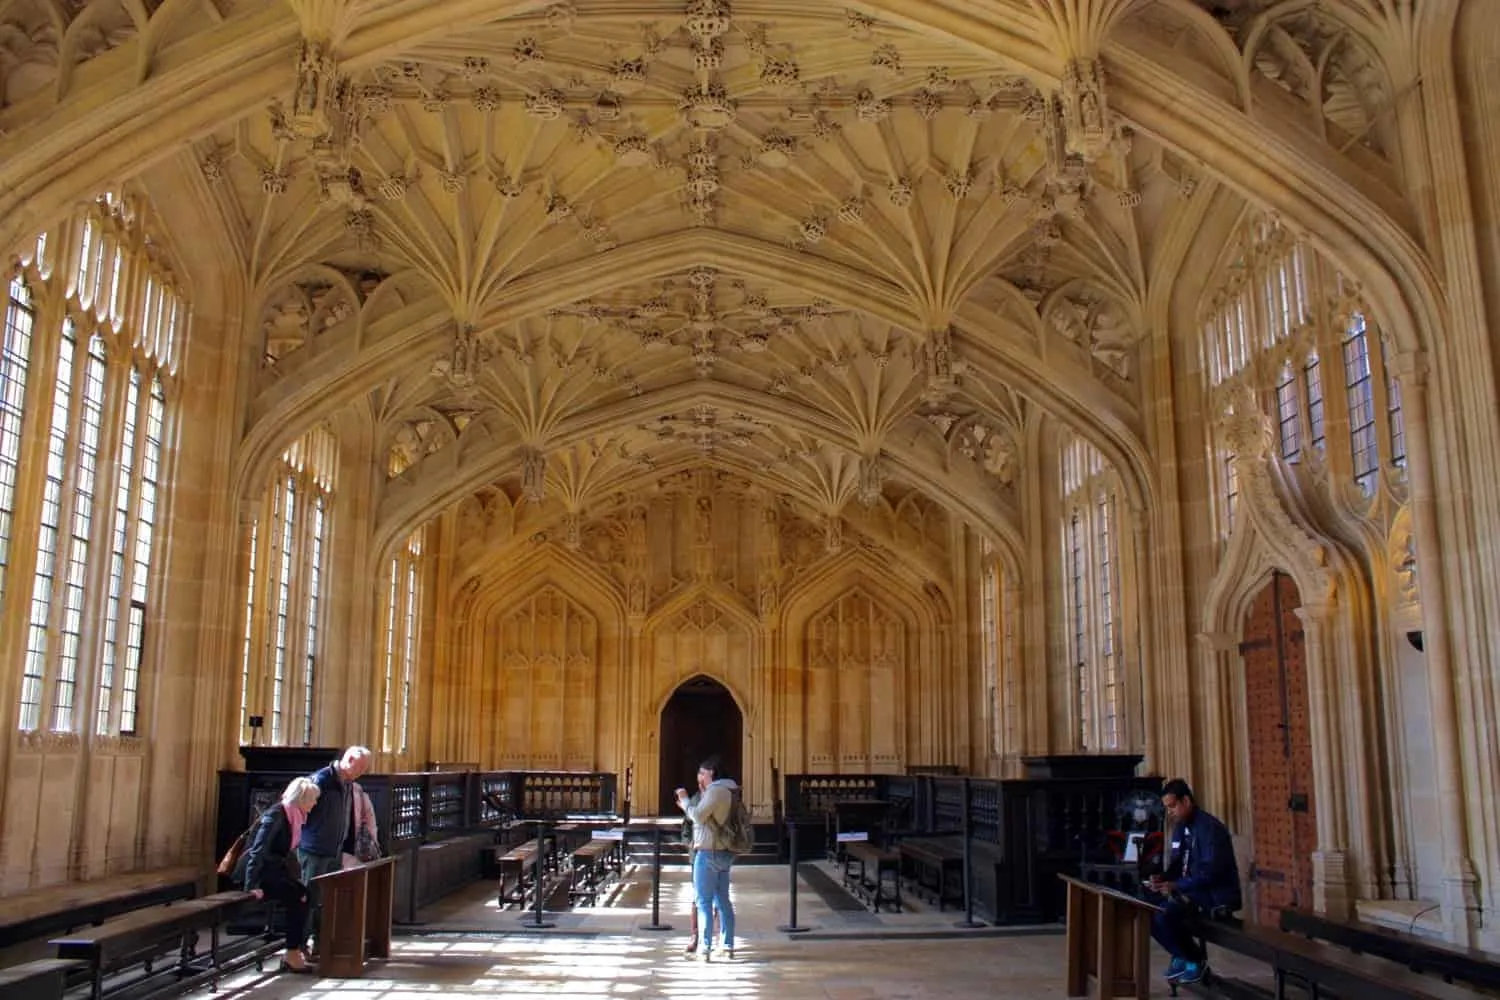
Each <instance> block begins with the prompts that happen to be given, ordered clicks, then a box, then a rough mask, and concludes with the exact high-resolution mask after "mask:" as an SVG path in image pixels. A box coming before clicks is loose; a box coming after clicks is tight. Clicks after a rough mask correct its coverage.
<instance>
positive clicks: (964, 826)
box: [953, 778, 984, 927]
mask: <svg viewBox="0 0 1500 1000" xmlns="http://www.w3.org/2000/svg"><path fill="white" fill-rule="evenodd" d="M963 787H964V790H963V808H962V813H961V815H962V817H963V819H962V822H961V823H960V824H959V828H960V829H961V830H963V837H964V918H963V919H962V920H960V921H959V922H958V923H956V924H954V925H953V926H954V927H983V926H984V923H983V921H979V920H975V919H974V892H973V889H972V888H971V880H972V879H973V877H974V842H973V840H972V839H971V837H970V830H969V791H970V786H969V779H968V778H965V779H964V786H963Z"/></svg>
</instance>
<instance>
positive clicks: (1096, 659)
mask: <svg viewBox="0 0 1500 1000" xmlns="http://www.w3.org/2000/svg"><path fill="white" fill-rule="evenodd" d="M1061 466H1062V480H1061V495H1062V517H1063V533H1062V547H1063V583H1064V602H1063V604H1064V609H1065V615H1066V620H1067V635H1068V643H1067V646H1068V648H1067V656H1068V665H1069V668H1070V670H1071V672H1072V674H1073V681H1074V685H1075V691H1076V695H1077V697H1076V702H1075V719H1076V726H1077V732H1076V737H1077V744H1078V746H1079V748H1080V749H1084V750H1114V749H1118V748H1119V747H1121V746H1122V745H1123V744H1124V742H1125V738H1126V734H1125V732H1124V729H1125V720H1124V716H1123V714H1122V711H1123V706H1124V701H1125V699H1124V676H1123V675H1124V668H1123V664H1122V662H1121V659H1122V658H1121V647H1122V642H1121V620H1120V606H1119V595H1120V566H1121V560H1120V539H1119V535H1120V531H1119V524H1118V520H1117V517H1118V514H1117V511H1118V508H1117V497H1118V493H1119V478H1118V476H1116V475H1115V472H1114V470H1113V468H1111V467H1110V465H1109V463H1107V462H1105V461H1104V457H1103V456H1102V455H1100V454H1099V452H1098V450H1097V449H1095V448H1094V447H1093V446H1092V445H1090V444H1089V443H1088V442H1087V441H1084V440H1083V439H1082V438H1078V437H1070V438H1069V439H1068V440H1067V441H1066V443H1065V444H1064V446H1063V448H1062V461H1061Z"/></svg>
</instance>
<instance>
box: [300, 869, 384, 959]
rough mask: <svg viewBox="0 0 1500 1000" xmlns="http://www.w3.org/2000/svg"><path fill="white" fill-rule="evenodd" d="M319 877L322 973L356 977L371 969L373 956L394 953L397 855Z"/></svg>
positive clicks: (319, 948) (319, 951)
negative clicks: (393, 932) (369, 960)
mask: <svg viewBox="0 0 1500 1000" xmlns="http://www.w3.org/2000/svg"><path fill="white" fill-rule="evenodd" d="M313 881H315V882H317V883H318V885H319V886H320V887H321V888H322V890H323V917H322V920H321V922H320V923H319V925H318V975H320V976H327V977H332V978H334V979H355V978H358V977H359V976H363V975H364V974H365V962H366V960H367V959H371V958H390V957H391V907H392V904H393V902H394V900H395V892H394V890H395V881H396V859H395V858H393V857H392V858H381V859H379V860H378V861H371V862H369V863H368V864H363V865H355V866H354V867H353V868H345V869H344V870H343V871H337V872H330V873H328V874H327V875H319V876H318V877H317V878H316V879H314V880H313Z"/></svg>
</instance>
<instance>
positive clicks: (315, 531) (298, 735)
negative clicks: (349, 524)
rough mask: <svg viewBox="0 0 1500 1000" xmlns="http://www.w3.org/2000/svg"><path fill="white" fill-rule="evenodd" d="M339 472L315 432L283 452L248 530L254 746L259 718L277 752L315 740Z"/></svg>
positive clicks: (247, 735)
mask: <svg viewBox="0 0 1500 1000" xmlns="http://www.w3.org/2000/svg"><path fill="white" fill-rule="evenodd" d="M337 468H338V441H337V440H336V439H335V438H334V436H333V434H332V433H330V432H329V430H328V429H327V428H326V427H323V426H317V427H314V428H313V429H312V430H310V431H308V432H307V433H306V434H305V435H303V436H302V437H301V438H299V439H298V440H296V441H295V442H293V443H292V444H291V445H290V446H289V447H288V448H287V449H286V450H285V451H284V452H282V455H281V460H280V462H278V463H277V465H276V467H275V469H274V471H273V473H272V478H271V482H270V484H269V486H268V487H267V489H266V492H265V495H264V497H263V498H262V500H261V504H260V509H259V511H257V513H256V516H255V519H254V520H253V522H252V523H251V524H250V525H249V528H248V531H249V539H248V541H249V550H250V559H249V564H248V569H247V581H246V594H247V596H246V602H245V611H246V614H245V637H244V638H245V642H244V651H243V660H242V664H241V672H242V677H241V681H242V694H241V698H240V726H241V731H242V736H243V738H244V739H245V741H246V742H247V743H248V742H251V741H252V740H255V739H256V738H257V737H256V734H255V733H254V731H253V730H252V729H251V728H250V718H251V717H252V716H257V715H258V716H261V717H262V718H263V719H264V720H265V722H266V723H267V724H268V725H269V728H270V734H269V736H268V737H267V739H268V741H269V743H270V745H273V746H277V745H287V744H292V743H304V744H305V743H311V742H312V740H313V738H314V735H315V732H314V731H315V726H314V720H315V719H316V715H317V712H316V709H317V700H316V699H317V691H318V687H317V668H318V660H319V657H320V656H321V655H322V639H321V637H322V633H323V614H324V613H325V607H326V602H327V594H326V593H325V591H326V588H327V580H328V577H327V573H326V565H325V561H326V559H327V548H328V537H329V527H330V520H331V513H332V508H333V499H334V496H335V488H336V475H337Z"/></svg>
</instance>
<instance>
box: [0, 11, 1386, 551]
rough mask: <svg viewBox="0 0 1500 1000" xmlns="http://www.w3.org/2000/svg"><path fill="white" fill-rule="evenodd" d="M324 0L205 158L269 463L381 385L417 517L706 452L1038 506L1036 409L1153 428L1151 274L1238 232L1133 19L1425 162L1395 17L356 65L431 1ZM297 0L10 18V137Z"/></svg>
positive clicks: (1187, 64) (574, 504)
mask: <svg viewBox="0 0 1500 1000" xmlns="http://www.w3.org/2000/svg"><path fill="white" fill-rule="evenodd" d="M290 6H291V7H292V8H293V9H294V10H295V12H296V14H297V23H298V25H299V29H300V34H301V36H302V38H303V40H302V41H301V42H300V43H299V44H300V57H298V58H297V61H296V69H297V78H296V83H295V86H294V88H293V89H292V90H291V91H290V92H285V93H283V94H282V96H280V97H279V98H276V99H274V100H273V101H271V103H270V104H269V106H265V105H260V106H257V107H255V108H254V109H253V110H251V111H250V112H249V113H246V114H244V115H243V116H237V117H235V118H234V119H233V120H221V121H219V122H218V123H217V124H212V123H210V127H209V128H208V129H206V130H200V131H199V132H198V133H197V135H196V137H195V138H194V139H193V140H192V142H191V143H190V145H189V146H187V147H186V148H185V149H184V150H183V151H182V152H180V153H178V154H177V155H180V156H183V157H185V158H188V159H190V160H191V162H192V164H193V167H194V169H196V170H197V171H199V172H200V173H201V176H202V178H203V181H204V186H205V190H206V191H207V192H208V197H209V199H210V200H211V205H212V207H213V215H215V216H216V217H215V218H211V219H208V220H206V222H207V224H209V225H213V226H216V227H222V230H223V234H224V238H223V240H221V241H220V245H221V246H223V247H226V248H228V252H229V253H230V254H231V255H232V256H233V257H234V261H233V264H234V266H235V267H236V268H237V269H239V270H241V271H242V272H243V275H244V277H245V280H246V282H247V285H248V296H247V298H248V300H249V301H250V302H251V303H253V307H252V310H251V312H252V321H253V323H254V326H255V331H254V334H253V335H254V336H255V337H257V338H259V339H260V340H261V343H260V345H259V346H258V348H257V351H256V353H257V359H256V361H257V364H258V367H259V371H258V373H257V375H256V377H255V381H254V385H253V386H252V399H251V402H250V413H249V420H248V422H247V426H248V427H249V431H248V435H249V442H250V445H251V447H250V448H249V449H248V450H249V451H250V452H254V451H255V450H256V449H257V448H258V449H260V450H261V451H268V450H274V449H275V448H277V447H279V446H281V445H282V444H284V443H285V438H286V436H287V435H288V434H289V433H291V432H293V431H295V430H296V429H297V428H298V427H302V426H307V425H309V424H310V423H311V422H313V421H315V420H316V419H318V418H319V417H320V416H321V415H324V414H327V413H331V412H333V411H334V410H335V409H337V408H339V407H346V406H349V405H359V406H367V407H368V408H369V412H370V413H371V414H372V415H373V417H374V419H375V420H376V422H377V427H378V441H377V444H376V447H377V451H378V453H379V456H380V459H379V460H380V462H381V464H382V465H384V466H385V468H386V469H387V471H388V474H389V482H388V487H387V490H386V493H385V496H384V498H383V500H382V503H383V505H384V506H383V507H382V516H384V517H386V518H390V519H394V520H402V521H407V522H410V521H412V520H413V519H415V518H418V517H420V516H423V515H424V513H430V512H431V511H432V510H433V509H435V508H436V507H438V506H441V505H445V504H447V503H451V502H454V501H455V500H457V499H459V498H460V497H462V496H463V495H465V494H466V493H467V492H470V491H472V490H474V489H478V488H481V487H483V486H484V485H485V484H487V483H491V482H495V481H497V480H502V479H503V480H508V481H512V482H514V484H515V488H516V489H518V490H520V491H522V492H524V493H527V494H528V495H532V496H535V497H538V498H539V497H541V496H542V495H546V494H549V493H550V494H551V495H554V496H558V497H561V498H562V499H563V501H564V504H565V506H566V507H567V508H568V509H570V510H577V509H581V508H582V507H585V506H587V505H588V504H589V503H590V502H591V501H592V500H595V499H597V498H599V497H602V496H605V495H607V494H608V493H609V492H610V491H612V490H616V489H619V488H620V487H621V485H622V484H625V483H629V482H631V481H632V477H635V476H639V475H641V474H643V473H644V472H651V471H653V470H661V469H667V468H675V467H682V466H684V465H691V464H693V463H694V462H707V463H710V464H714V465H717V466H720V467H723V468H733V469H735V470H737V471H740V472H743V473H745V474H746V475H750V476H752V477H756V478H757V479H758V480H759V481H762V482H764V483H766V484H768V485H769V486H772V487H773V488H775V489H778V490H781V491H785V492H787V493H789V494H791V495H793V496H796V497H797V498H799V500H800V501H801V502H803V503H805V504H806V505H808V506H809V507H810V508H812V509H815V510H819V511H823V512H827V513H836V512H837V511H838V509H839V508H840V507H841V506H842V505H843V504H844V503H845V502H847V501H848V500H850V499H851V498H857V499H860V500H862V501H865V502H873V500H874V499H876V498H877V497H878V496H879V494H880V492H881V490H882V489H883V488H885V486H886V484H888V483H892V484H906V485H908V486H917V487H919V488H922V489H924V490H927V491H930V492H931V493H932V494H933V495H935V496H937V497H939V498H940V499H942V500H943V502H945V503H946V504H947V505H948V506H950V508H953V509H955V510H957V511H959V512H960V513H961V514H963V515H964V516H966V517H968V518H970V519H973V520H978V521H983V522H986V523H989V524H999V525H1007V524H1013V523H1014V521H1015V519H1016V518H1017V516H1018V506H1017V504H1018V500H1017V477H1018V470H1022V469H1025V468H1026V467H1027V465H1028V463H1027V456H1026V455H1025V454H1024V449H1025V447H1026V444H1025V442H1026V434H1025V429H1026V427H1027V426H1028V423H1029V422H1031V421H1033V420H1034V419H1035V417H1036V415H1037V414H1038V413H1040V412H1053V413H1056V414H1059V415H1062V416H1063V417H1064V418H1065V419H1066V420H1068V421H1069V422H1071V423H1074V424H1077V425H1080V426H1081V427H1082V429H1084V430H1085V431H1086V432H1087V431H1088V430H1089V428H1088V426H1087V423H1088V421H1090V420H1095V419H1097V420H1098V421H1100V422H1102V423H1108V424H1110V425H1111V426H1113V427H1115V428H1123V429H1124V432H1125V433H1127V434H1133V435H1138V436H1139V435H1140V434H1141V430H1140V412H1139V408H1140V404H1141V402H1142V400H1141V387H1140V377H1139V375H1140V373H1139V371H1138V365H1139V362H1138V358H1137V347H1138V344H1139V343H1140V341H1141V339H1142V337H1143V336H1145V335H1146V334H1147V332H1148V330H1149V328H1150V327H1151V325H1152V323H1153V322H1157V321H1159V320H1157V319H1153V318H1152V316H1151V310H1150V308H1149V307H1148V303H1149V302H1150V301H1151V300H1152V296H1153V294H1154V293H1159V292H1160V289H1155V288H1153V282H1158V281H1168V282H1170V280H1172V274H1173V266H1172V265H1171V264H1170V263H1165V264H1164V263H1163V261H1164V260H1167V259H1168V258H1170V257H1171V255H1172V254H1180V253H1181V248H1182V246H1183V245H1184V244H1185V242H1186V241H1190V240H1191V239H1192V236H1193V233H1194V231H1195V229H1196V227H1198V226H1199V225H1200V224H1201V222H1202V219H1203V215H1204V213H1203V211H1202V209H1201V208H1195V207H1194V206H1193V201H1194V198H1195V197H1198V196H1201V187H1202V185H1203V183H1204V181H1205V173H1204V171H1203V170H1202V169H1201V168H1198V167H1195V166H1193V165H1191V164H1190V163H1189V162H1188V160H1187V159H1185V158H1183V157H1180V156H1178V155H1175V154H1173V153H1172V152H1169V151H1168V150H1167V149H1166V148H1165V147H1164V146H1163V145H1161V144H1160V143H1158V142H1155V141H1152V140H1149V139H1147V138H1146V137H1145V136H1144V135H1143V134H1140V133H1138V132H1137V131H1135V130H1134V129H1133V128H1132V127H1131V126H1130V124H1129V123H1128V122H1126V121H1125V120H1124V119H1123V118H1121V117H1120V116H1119V115H1118V114H1117V113H1116V112H1115V111H1114V110H1113V109H1112V107H1111V103H1110V86H1109V82H1108V81H1107V80H1106V79H1105V78H1104V64H1103V63H1102V62H1101V61H1100V60H1099V58H1098V57H1099V55H1100V52H1101V48H1102V46H1103V44H1104V39H1105V37H1106V36H1109V37H1111V38H1113V39H1120V40H1123V43H1124V44H1126V45H1127V46H1129V48H1130V50H1131V52H1132V53H1133V54H1134V55H1144V56H1146V57H1147V58H1148V59H1156V60H1159V61H1160V62H1162V63H1163V64H1164V65H1165V64H1169V63H1170V64H1171V65H1173V67H1174V71H1176V72H1179V73H1189V74H1190V75H1191V77H1192V79H1193V85H1194V86H1196V87H1199V88H1201V89H1202V90H1204V91H1206V92H1209V93H1218V94H1221V95H1223V96H1224V97H1225V99H1226V100H1227V101H1229V102H1231V103H1247V102H1248V95H1249V94H1251V93H1255V94H1256V95H1258V96H1257V99H1258V100H1262V101H1265V102H1269V103H1270V104H1271V105H1272V106H1274V107H1275V108H1276V109H1277V110H1278V111H1285V113H1286V115H1287V117H1288V120H1290V121H1294V122H1299V123H1300V125H1301V127H1303V128H1304V129H1305V131H1306V132H1307V133H1308V134H1309V135H1310V136H1313V137H1315V140H1316V141H1320V142H1322V143H1324V144H1325V145H1326V146H1327V147H1328V148H1329V149H1330V150H1332V151H1335V155H1337V156H1340V157H1344V158H1345V159H1346V160H1348V161H1349V163H1350V164H1351V166H1350V169H1351V170H1355V171H1359V172H1362V173H1363V175H1364V176H1367V177H1371V178H1374V179H1376V180H1377V181H1380V182H1390V181H1391V179H1392V178H1393V177H1394V167H1393V166H1392V165H1391V164H1390V163H1389V162H1388V161H1387V159H1386V156H1387V154H1386V152H1385V150H1386V149H1388V148H1389V147H1388V143H1387V141H1386V139H1387V137H1384V136H1382V135H1381V133H1380V129H1379V127H1378V126H1377V125H1376V124H1375V123H1376V122H1377V121H1378V116H1377V115H1376V114H1375V113H1374V112H1375V109H1378V108H1379V107H1380V106H1381V103H1382V102H1383V101H1384V100H1386V94H1387V93H1388V91H1389V86H1388V84H1387V83H1386V82H1385V81H1384V79H1383V78H1382V77H1381V76H1380V74H1379V73H1378V72H1376V70H1375V68H1374V64H1373V63H1372V62H1371V60H1370V59H1369V57H1368V55H1367V54H1366V53H1365V50H1364V49H1363V48H1362V47H1361V46H1360V44H1359V43H1358V42H1357V41H1356V37H1357V36H1356V35H1355V34H1354V33H1352V32H1351V31H1350V30H1349V25H1350V24H1351V23H1355V22H1356V21H1357V20H1358V19H1359V18H1363V19H1364V20H1363V22H1359V23H1364V24H1366V26H1369V27H1371V28H1372V30H1375V29H1378V28H1379V24H1377V23H1376V22H1377V21H1379V20H1380V15H1381V14H1382V12H1383V8H1382V7H1381V6H1380V5H1379V4H1377V3H1375V0H1343V2H1342V3H1340V4H1334V5H1332V6H1330V5H1329V4H1324V5H1323V6H1322V7H1318V6H1317V5H1312V6H1307V5H1291V6H1290V7H1289V6H1288V5H1285V4H1282V5H1271V4H1265V3H1260V2H1249V0H1238V2H1233V3H1228V2H1222V0H1221V2H1219V3H1217V4H1214V3H1205V4H1201V5H1198V7H1195V6H1194V5H1192V4H1188V3H1185V2H1183V0H1092V2H1088V0H1077V2H1075V0H1025V2H1022V0H1008V2H995V3H992V4H989V5H988V7H987V16H988V17H990V18H991V20H996V21H999V22H1003V23H1005V24H1006V25H1007V26H1008V27H1009V28H1011V29H1012V30H1013V31H1014V32H1015V33H1016V36H1017V37H1018V38H1020V37H1026V38H1029V39H1031V42H1029V43H1028V44H1032V45H1036V46H1039V47H1040V49H1041V50H1043V51H1045V52H1047V53H1049V55H1048V56H1047V57H1046V58H1044V59H1042V60H1041V61H1044V62H1045V61H1047V59H1051V60H1055V61H1056V63H1057V65H1058V66H1060V67H1061V70H1060V75H1059V76H1058V77H1056V78H1049V77H1046V76H1039V75H1038V74H1037V73H1036V72H1035V71H1034V67H1035V65H1036V63H1037V62H1038V57H1037V56H1036V53H1035V52H1033V51H1031V50H1030V49H1028V50H1027V52H1026V57H1025V58H1021V56H1020V55H1019V54H1018V56H1017V58H1016V59H1015V60H1014V61H1011V60H1008V59H1006V58H1004V57H1001V56H997V55H995V54H994V53H992V52H986V51H984V50H982V49H980V48H978V47H970V46H967V45H965V44H963V43H962V42H960V41H957V40H954V39H953V38H950V37H944V36H939V35H936V34H935V33H933V32H931V31H923V30H920V29H912V28H908V27H906V26H904V25H903V24H901V23H899V22H898V21H897V20H896V19H895V18H892V17H889V16H884V17H882V16H879V15H877V14H874V13H866V12H864V11H863V9H850V8H846V7H845V6H844V5H843V4H840V3H824V2H818V0H804V2H796V3H793V2H786V0H758V2H755V0H739V2H736V3H734V4H733V5H732V6H731V4H729V3H728V2H725V0H687V2H683V0H641V2H638V3H631V4H628V5H627V4H621V3H619V2H616V0H593V2H571V3H555V4H551V5H549V6H539V5H519V6H521V7H523V8H525V9H523V10H521V11H520V12H516V13H510V11H512V10H514V9H515V7H516V6H517V5H506V4H500V3H496V4H493V5H491V6H492V7H493V8H494V10H495V11H504V12H506V13H508V16H504V17H498V18H497V17H496V16H494V15H493V14H491V15H489V16H486V13H485V9H484V5H483V4H475V3H464V4H461V5H452V6H449V5H448V4H447V3H446V0H445V4H444V5H439V6H443V7H444V9H447V10H452V11H454V12H455V14H454V20H453V21H452V22H451V23H448V24H446V25H443V26H441V27H440V28H433V27H432V26H428V29H427V30H425V31H424V32H423V33H421V34H420V35H417V36H415V39H414V40H413V41H411V42H410V43H406V44H388V45H386V46H385V47H384V48H383V49H381V50H379V52H378V53H377V54H375V55H373V56H365V57H362V58H359V59H355V60H348V61H343V60H342V59H341V58H340V54H339V52H338V48H339V43H340V40H341V39H345V38H352V37H356V36H357V33H358V31H359V29H360V27H361V25H362V24H365V23H378V22H379V21H380V18H382V17H387V18H390V19H392V20H391V23H392V24H394V23H396V21H395V19H397V18H398V17H399V16H402V12H401V11H399V10H397V9H396V8H397V7H399V6H400V5H399V4H392V3H386V2H376V0H365V2H358V0H347V2H340V0H293V2H292V3H291V5H290ZM1293 7H1295V8H1296V9H1295V10H1293V9H1292V8H1293ZM1333 7H1337V8H1338V14H1339V15H1340V16H1339V17H1334V16H1333V14H1332V13H1330V11H1331V10H1332V8H1333ZM270 8H276V9H278V10H280V9H282V8H281V5H280V3H276V4H272V3H269V2H266V3H256V2H251V0H164V2H151V0H147V2H141V0H10V2H7V3H3V4H0V25H3V31H0V40H3V41H0V44H3V45H5V46H6V47H7V51H9V53H10V55H11V58H10V60H9V61H8V62H7V63H6V64H5V66H6V78H5V90H4V97H5V101H6V103H7V105H8V107H6V108H5V109H4V110H3V111H0V125H4V126H8V127H12V128H16V127H23V126H24V125H25V124H26V122H27V115H29V114H31V113H33V109H34V108H35V106H36V105H37V102H38V101H39V100H43V99H44V98H46V97H48V96H51V97H64V96H66V95H67V94H68V93H69V92H70V91H71V90H72V89H73V88H74V87H75V86H81V84H78V83H76V82H75V80H76V79H82V77H81V76H80V74H83V73H85V71H87V70H90V69H93V68H94V66H95V65H97V66H98V67H99V68H100V69H101V71H102V69H103V67H104V65H105V64H108V65H113V64H112V63H108V61H109V60H111V59H115V58H116V57H119V56H121V55H123V49H124V48H126V47H127V43H129V42H131V41H132V39H134V50H135V59H136V65H137V67H145V68H149V67H150V66H151V65H152V63H153V61H154V60H157V59H164V58H166V57H167V56H168V55H170V54H171V53H172V52H174V51H177V50H175V49H174V48H173V46H174V45H180V44H183V43H184V42H185V40H187V41H191V40H193V39H194V37H195V36H201V37H205V38H212V39H214V40H215V44H222V46H223V48H222V50H223V51H225V52H233V51H234V43H233V40H232V39H231V40H227V41H223V42H222V43H221V42H220V41H219V39H221V36H224V30H223V29H230V28H232V27H233V26H234V25H235V24H236V23H238V22H239V21H241V20H242V21H243V22H244V23H245V24H246V25H247V40H246V41H245V42H244V43H243V44H242V46H241V47H242V48H244V49H247V50H248V49H250V48H252V47H253V46H254V45H255V44H258V43H256V42H254V41H253V38H258V37H259V36H258V35H253V34H252V33H251V32H249V27H248V26H250V25H251V24H252V23H253V24H254V25H255V26H260V25H262V24H267V25H269V24H271V23H272V21H271V17H270V14H269V13H268V11H269V9H270ZM1205 10H1211V11H1213V12H1214V13H1215V14H1216V15H1217V16H1218V17H1219V19H1220V21H1219V23H1216V22H1215V21H1214V20H1213V18H1212V17H1211V16H1210V15H1209V14H1208V13H1205ZM267 30H270V29H267ZM367 51H368V50H367ZM1018 52H1019V50H1018ZM91 61H92V65H91ZM146 71H147V70H146V69H144V68H143V69H140V70H139V72H141V73H145V72H146ZM1278 102H1279V103H1278ZM1377 186H1378V185H1377ZM157 194H158V197H160V196H162V195H164V194H165V193H164V192H158V193H157ZM194 242H195V241H194V240H193V239H191V238H187V239H184V236H183V234H178V239H177V243H178V245H194Z"/></svg>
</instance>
